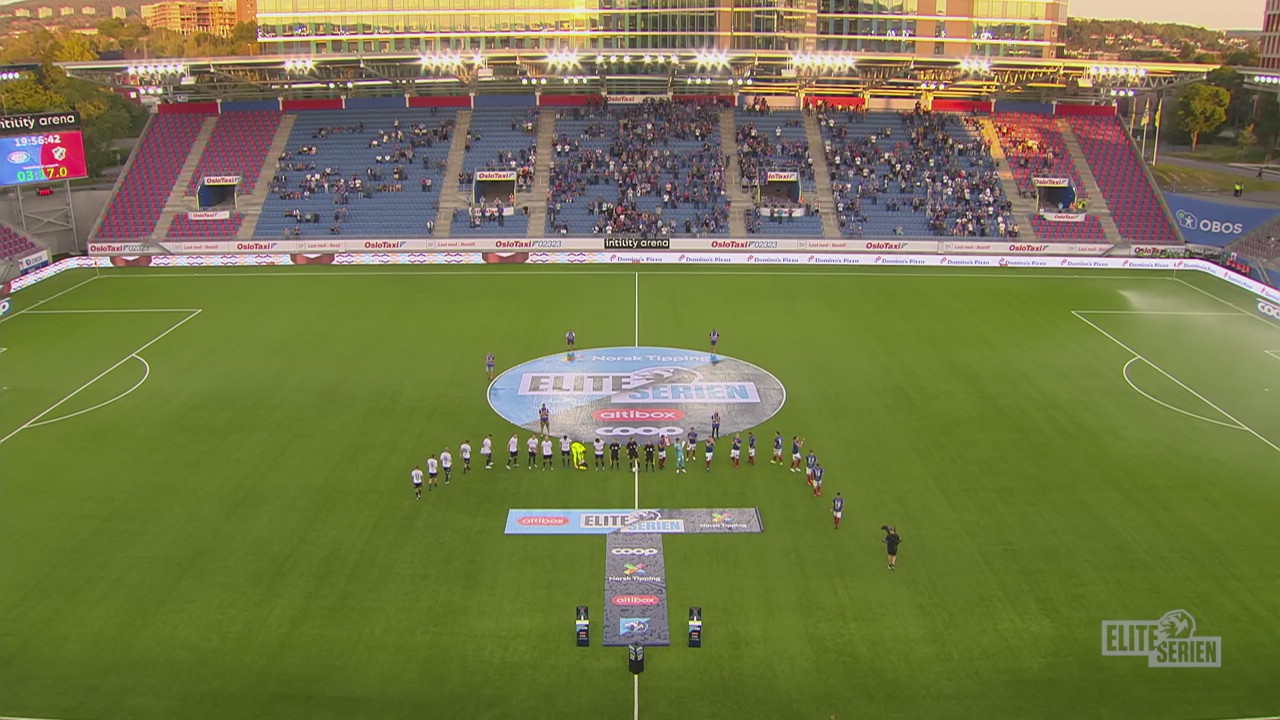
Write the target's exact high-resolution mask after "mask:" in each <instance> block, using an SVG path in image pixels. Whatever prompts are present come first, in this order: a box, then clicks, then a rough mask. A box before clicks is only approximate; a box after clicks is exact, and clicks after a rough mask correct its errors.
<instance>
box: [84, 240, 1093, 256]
mask: <svg viewBox="0 0 1280 720" xmlns="http://www.w3.org/2000/svg"><path fill="white" fill-rule="evenodd" d="M1112 247H1113V246H1112V245H1110V244H1108V243H1046V242H1035V241H1022V240H1008V239H990V238H981V239H980V238H960V239H955V240H915V239H905V238H904V239H902V240H892V239H876V240H852V239H850V240H798V239H792V240H782V239H780V240H757V239H735V238H640V237H588V238H556V237H551V238H540V239H529V240H524V239H512V238H477V239H469V238H451V239H443V240H431V239H413V240H368V239H365V240H359V239H355V240H351V239H343V238H320V239H297V240H162V241H128V242H91V243H89V248H88V250H89V254H90V255H228V254H241V253H248V254H262V253H420V252H421V253H430V252H472V253H475V252H480V253H493V252H521V251H523V252H536V251H556V252H568V253H573V252H596V251H601V250H624V251H625V250H662V251H669V250H676V251H681V252H721V251H729V252H757V251H759V252H771V253H774V252H800V253H804V252H824V253H879V254H884V253H896V254H935V255H941V254H952V255H956V254H971V255H992V254H995V255H1056V256H1063V255H1071V256H1090V255H1105V254H1107V252H1109V251H1110V250H1111V249H1112Z"/></svg>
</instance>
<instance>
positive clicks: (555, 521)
mask: <svg viewBox="0 0 1280 720" xmlns="http://www.w3.org/2000/svg"><path fill="white" fill-rule="evenodd" d="M516 522H518V523H520V524H521V525H532V526H541V527H546V526H552V527H555V526H560V525H568V524H569V518H567V517H564V516H563V515H530V516H529V517H522V518H520V519H519V520H517V521H516Z"/></svg>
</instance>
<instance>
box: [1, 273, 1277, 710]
mask: <svg viewBox="0 0 1280 720" xmlns="http://www.w3.org/2000/svg"><path fill="white" fill-rule="evenodd" d="M72 288H74V289H72ZM637 299H638V308H637ZM46 300H47V301H46ZM14 304H15V308H14V310H15V313H17V314H11V315H10V316H9V317H7V318H5V319H4V320H3V324H0V347H4V348H5V350H4V351H3V352H0V378H2V384H3V386H4V387H5V389H4V390H3V391H0V437H4V440H3V441H0V716H19V717H40V718H67V719H72V720H78V719H82V718H83V719H86V720H87V719H89V718H104V719H114V718H142V719H148V720H149V719H151V718H166V719H168V718H219V719H225V718H308V719H322V718H333V719H335V720H339V719H340V720H350V719H351V718H422V717H434V718H513V717H520V718H550V719H553V720H562V719H564V718H624V717H632V715H633V701H634V698H633V689H634V688H633V682H632V677H631V676H630V675H629V673H628V672H627V669H626V661H625V656H626V652H625V650H622V649H618V648H602V647H599V645H598V642H599V637H600V635H599V626H598V624H597V625H596V627H595V628H594V639H595V641H596V643H597V644H596V646H594V647H592V648H590V649H579V648H577V647H575V646H574V643H573V617H572V615H573V608H574V606H575V605H578V604H587V605H589V606H591V608H592V615H593V618H600V617H602V616H603V610H602V608H601V603H602V582H603V580H602V568H603V557H602V554H603V553H602V548H603V542H602V540H601V539H600V538H598V537H508V536H505V535H503V523H504V520H505V516H506V511H507V509H508V508H512V507H631V506H632V503H633V494H634V493H635V491H636V488H635V482H634V481H633V478H632V477H631V476H630V475H629V474H625V473H616V474H604V473H594V472H588V473H571V472H565V471H556V472H546V473H543V472H526V471H523V470H521V471H519V472H516V471H512V472H505V471H503V470H502V469H501V467H499V468H498V469H495V470H492V471H488V472H484V471H473V472H472V473H471V475H470V476H468V477H465V478H461V479H457V478H456V479H455V480H454V482H453V484H452V485H451V486H450V487H447V488H443V487H442V488H441V489H440V490H438V491H436V492H432V493H430V494H429V495H428V496H427V497H424V499H423V501H422V502H416V503H415V502H414V501H413V500H412V494H411V490H410V486H409V481H408V472H409V470H410V469H411V468H412V466H413V465H414V464H415V463H420V462H422V460H423V459H424V458H425V457H426V455H427V454H428V453H431V452H438V451H439V450H440V449H441V448H442V447H443V446H445V445H449V446H452V447H454V448H455V450H456V447H457V445H458V443H459V442H461V441H462V440H464V439H468V438H469V439H470V440H471V441H472V443H473V444H476V445H477V446H478V443H479V440H480V438H481V437H482V436H483V435H484V434H485V433H492V434H493V435H494V437H495V439H496V440H497V441H498V443H499V451H501V450H502V446H503V445H504V444H505V443H503V441H504V439H505V438H506V437H507V436H508V435H509V434H510V432H511V427H510V426H508V425H506V424H505V423H503V422H502V421H501V420H500V419H499V418H498V417H497V416H496V415H495V414H494V413H493V412H492V411H491V410H490V408H489V406H488V404H487V403H486V401H485V389H486V380H485V375H484V371H483V358H484V354H485V353H486V352H488V351H493V352H494V353H496V354H497V358H498V364H499V369H502V368H505V367H510V366H511V365H513V364H516V363H519V362H522V361H524V360H527V359H531V358H534V357H537V356H540V355H545V354H548V353H552V352H556V351H558V350H560V349H561V347H562V345H563V341H562V337H563V334H564V332H565V330H567V329H568V328H570V327H572V328H573V329H575V330H576V331H577V332H578V338H579V345H580V347H588V348H589V347H601V346H626V345H633V344H635V343H636V342H637V338H638V341H639V342H640V343H642V344H646V345H657V346H670V347H685V348H693V349H700V348H702V347H703V346H704V344H705V339H706V334H707V332H708V331H709V330H710V328H711V327H713V326H714V327H716V328H718V329H719V330H720V332H721V333H722V341H721V348H722V351H723V352H725V353H726V354H729V355H732V356H735V357H739V358H742V359H744V360H747V361H750V362H752V363H755V364H757V365H760V366H762V367H764V368H765V369H767V370H769V371H771V372H772V373H773V374H775V375H776V376H778V378H779V379H780V380H781V381H782V382H783V383H784V384H785V386H786V389H787V393H788V397H787V402H786V405H785V406H784V407H783V409H782V410H781V412H780V413H779V414H778V415H777V416H776V417H775V418H774V419H773V420H772V421H770V422H769V423H768V424H767V425H766V426H764V427H762V428H760V429H759V433H758V434H760V435H761V436H762V437H764V438H768V437H772V435H773V431H774V430H775V429H778V430H781V431H782V432H783V433H784V434H785V435H787V436H790V435H794V434H801V435H805V436H807V437H808V438H809V442H810V445H811V446H812V447H813V448H814V449H816V450H817V452H818V453H819V454H820V455H821V457H822V458H823V463H824V465H825V466H826V467H827V481H826V493H825V497H824V498H823V499H821V500H818V499H814V498H813V497H812V496H811V494H810V493H809V492H808V489H807V488H806V487H805V485H804V483H803V480H801V479H800V476H798V475H792V474H789V473H787V472H785V471H784V470H780V469H778V468H776V467H773V466H770V465H769V464H768V463H767V462H765V463H763V464H762V465H759V466H757V467H754V468H745V467H744V468H743V469H740V470H737V471H734V470H731V469H730V468H729V467H728V463H727V462H726V461H727V457H726V456H727V453H720V454H718V455H719V459H718V460H717V462H718V466H717V467H716V468H715V469H714V471H713V472H711V473H709V474H708V473H704V472H701V471H698V470H694V471H692V472H690V473H689V474H688V475H687V476H680V477H675V476H673V475H672V474H671V473H669V472H668V473H665V474H660V475H652V476H651V475H641V477H640V480H639V496H640V503H641V505H642V506H647V507H707V506H727V507H743V506H751V507H756V506H758V507H759V508H760V510H761V513H762V516H763V519H764V523H765V532H764V533H763V534H760V535H753V536H693V537H679V536H677V537H668V538H667V540H666V543H665V556H666V563H667V574H668V593H669V598H670V606H671V619H672V626H673V631H674V632H673V643H674V644H673V646H672V647H670V648H652V649H650V650H649V652H648V662H647V665H648V667H647V670H646V672H645V673H644V674H643V675H642V676H641V677H640V679H639V683H638V688H639V691H638V693H639V697H638V700H639V715H640V717H643V718H646V719H648V718H655V719H656V718H672V719H675V718H814V719H815V720H828V719H829V718H832V717H837V718H841V719H852V718H870V717H874V718H879V719H884V718H929V717H947V718H984V719H985V718H1006V717H1007V718H1062V719H1067V718H1071V719H1075V718H1104V719H1105V718H1115V719H1118V720H1119V719H1123V720H1137V719H1146V718H1150V719H1153V720H1154V719H1157V718H1158V719H1165V718H1185V719H1187V720H1191V719H1195V718H1237V717H1255V716H1260V715H1265V714H1267V713H1276V712H1277V711H1280V683H1277V682H1276V670H1277V668H1278V667H1280V615H1277V607H1280V605H1278V604H1277V601H1276V598H1277V597H1280V562H1277V558H1280V533H1277V532H1276V523H1275V518H1276V511H1277V508H1280V449H1278V448H1277V447H1276V444H1280V403H1278V402H1277V401H1278V400H1280V327H1277V326H1275V325H1271V326H1268V322H1267V321H1265V320H1263V319H1262V318H1260V317H1257V316H1256V315H1253V314H1252V308H1251V305H1252V301H1251V300H1250V299H1249V297H1248V296H1246V295H1245V294H1243V292H1242V291H1239V290H1237V289H1235V288H1233V287H1230V286H1228V285H1226V284H1225V283H1221V282H1219V281H1216V280H1213V279H1211V278H1208V277H1205V276H1199V275H1196V274H1181V273H1180V274H1178V275H1176V276H1175V275H1173V274H1161V273H1150V272H1143V273H1128V274H1124V273H1112V274H1102V273H1101V272H1100V271H1099V272H1097V273H1096V274H1092V275H1087V276H1074V275H1066V274H1062V273H1059V272H1057V271H1048V272H1035V271H1022V270H1019V271H1003V272H1000V271H991V272H986V271H970V272H964V273H950V272H943V271H937V270H934V271H929V272H921V271H913V270H910V269H905V268H901V269H896V270H889V269H885V270H883V271H863V272H860V273H843V272H835V271H827V272H817V271H815V272H805V271H799V270H797V271H793V272H777V273H772V272H744V271H735V270H732V269H720V268H715V269H713V268H704V269H701V270H693V269H673V270H664V271H655V270H652V269H650V268H649V267H644V268H641V270H640V271H639V273H638V274H637V273H634V272H632V271H630V270H629V269H618V268H602V269H572V268H570V269H550V268H536V267H527V268H510V267H505V268H502V269H496V268H483V269H478V270H477V269H472V270H469V271H459V270H456V269H440V270H424V269H381V270H379V271H372V272H370V271H364V270H361V269H350V268H343V269H339V268H327V269H326V268H321V269H299V270H298V271H297V272H289V271H282V270H279V269H277V270H269V271H259V270H253V269H228V270H208V269H205V270H198V271H197V270H186V269H170V270H156V269H152V270H146V271H127V270H121V271H114V272H104V273H103V274H102V275H101V276H96V277H95V276H94V275H93V274H91V273H89V271H75V272H68V273H64V274H62V275H59V276H57V277H56V278H53V279H51V280H49V281H46V282H44V283H41V284H40V285H38V286H36V287H35V288H32V289H31V290H29V291H24V292H22V293H19V294H18V295H17V296H16V297H15V303H14ZM33 306H34V307H33ZM125 309H136V310H149V311H150V310H154V312H62V311H92V310H98V311H102V310H125ZM197 311H198V312H197ZM1073 311H1077V312H1079V314H1078V315H1077V314H1075V313H1073ZM1088 311H1121V312H1096V313H1091V312H1088ZM1086 320H1088V322H1086ZM1089 323H1092V324H1093V325H1094V326H1095V327H1091V326H1090V324H1089ZM166 333H167V334H166ZM1108 336H1110V337H1108ZM157 338H159V339H157ZM153 340H154V342H151V341H153ZM147 343H151V344H150V345H148V346H147V347H146V348H145V349H144V350H141V351H139V350H138V349H139V348H140V347H142V346H144V345H146V344H147ZM1125 346H1127V348H1128V349H1126V347H1125ZM1268 351H1271V352H1270V353H1269V352H1268ZM135 352H136V356H135V355H134V353H135ZM1135 356H1139V357H1140V358H1141V359H1139V360H1134V361H1133V362H1130V361H1131V360H1133V358H1134V357H1135ZM139 358H140V359H139ZM1126 365H1127V368H1126ZM111 368H114V369H111ZM108 369H110V371H109V372H105V373H104V371H107V370H108ZM144 375H145V381H142V379H143V377H144ZM99 376H100V377H99ZM95 377H97V378H98V379H97V380H96V381H94V382H90V381H91V380H93V379H94V378H95ZM82 386H83V389H82V390H81V391H80V392H79V393H77V394H75V395H73V396H71V397H70V398H69V399H66V400H65V402H62V403H61V404H60V405H57V407H55V408H54V409H52V410H48V409H49V408H51V407H52V406H54V405H55V404H56V403H59V401H62V400H63V399H64V398H66V397H67V396H68V395H69V394H70V393H72V392H73V391H75V390H76V389H77V388H81V387H82ZM135 386H136V387H135ZM1135 388H1137V389H1135ZM131 389H132V391H130V390H131ZM1138 390H1141V393H1145V394H1146V395H1147V396H1144V395H1143V394H1141V393H1140V392H1139V391H1138ZM1148 396H1149V397H1148ZM99 406H100V407H99ZM81 411H87V412H81ZM763 452H765V453H767V450H765V451H763ZM764 459H765V460H767V456H766V457H765V458H764ZM836 491H841V492H843V494H844V495H845V496H846V497H847V498H848V501H849V502H848V506H847V508H846V512H845V519H844V527H843V528H842V529H841V530H840V531H838V532H836V531H833V529H832V524H831V519H830V513H829V499H830V496H832V495H834V494H835V492H836ZM884 523H893V524H896V525H897V527H898V529H899V532H900V533H901V534H902V535H903V537H904V538H905V541H904V543H903V546H902V551H901V555H900V558H899V568H898V570H897V571H896V572H894V573H890V572H888V571H887V570H886V568H885V563H884V550H883V545H882V544H881V543H880V533H879V530H878V528H879V527H880V525H882V524H884ZM689 605H701V606H702V607H703V608H704V613H705V615H704V619H705V621H706V626H705V647H703V648H701V649H690V648H687V647H684V643H683V634H682V631H681V626H682V620H683V617H682V615H683V612H684V609H685V608H686V607H687V606H689ZM1178 608H1183V609H1186V610H1187V611H1189V612H1190V613H1191V614H1192V615H1193V616H1194V617H1195V619H1196V620H1197V622H1198V634H1200V635H1211V636H1220V637H1221V638H1222V643H1223V645H1222V647H1223V654H1222V667H1221V668H1217V669H1153V668H1148V667H1147V665H1146V661H1145V659H1143V658H1133V657H1103V656H1102V655H1101V653H1100V645H1099V634H1100V623H1101V622H1102V621H1103V620H1110V619H1117V620H1143V619H1155V618H1158V617H1160V616H1161V615H1162V614H1163V613H1165V612H1166V611H1169V610H1173V609H1178Z"/></svg>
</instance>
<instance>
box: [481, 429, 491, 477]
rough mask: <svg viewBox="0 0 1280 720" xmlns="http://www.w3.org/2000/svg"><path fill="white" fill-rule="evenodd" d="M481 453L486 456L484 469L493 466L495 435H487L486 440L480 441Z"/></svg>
mask: <svg viewBox="0 0 1280 720" xmlns="http://www.w3.org/2000/svg"><path fill="white" fill-rule="evenodd" d="M480 454H481V455H483V456H484V469H485V470H489V469H492V468H493V436H492V435H485V436H484V440H482V441H480Z"/></svg>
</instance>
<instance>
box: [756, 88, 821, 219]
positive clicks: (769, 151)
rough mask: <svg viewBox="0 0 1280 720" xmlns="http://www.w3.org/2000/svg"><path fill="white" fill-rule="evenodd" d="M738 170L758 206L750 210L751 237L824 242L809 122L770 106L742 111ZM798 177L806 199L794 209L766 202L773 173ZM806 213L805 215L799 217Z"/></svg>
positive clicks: (793, 205) (793, 112) (759, 104)
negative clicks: (765, 189)
mask: <svg viewBox="0 0 1280 720" xmlns="http://www.w3.org/2000/svg"><path fill="white" fill-rule="evenodd" d="M738 113H739V117H738V123H737V137H736V140H737V147H738V159H737V162H738V170H739V173H740V175H739V176H740V177H741V178H742V190H743V191H744V192H745V193H747V194H748V195H750V196H751V197H752V199H754V200H755V205H754V207H752V208H750V209H748V210H746V211H745V212H746V213H747V232H748V233H752V234H760V235H787V236H821V235H822V219H821V217H820V215H818V214H816V213H815V212H814V210H815V207H814V200H815V199H816V197H817V187H816V185H815V183H814V180H815V179H814V172H813V159H812V158H811V157H810V155H809V141H808V139H807V138H806V136H805V131H804V118H803V116H801V114H800V112H799V111H796V110H772V109H770V108H769V106H768V104H767V103H766V102H765V101H764V100H760V101H758V102H756V103H755V104H753V105H752V106H751V107H748V108H746V109H740V110H739V111H738ZM775 171H776V172H796V173H798V176H799V180H800V193H801V198H800V201H799V202H796V203H789V202H783V201H779V200H776V199H773V200H771V199H768V198H764V199H761V197H760V190H759V188H760V187H761V186H762V185H764V184H766V181H767V175H768V173H769V172H775ZM801 210H803V214H800V215H797V213H798V212H799V211H801Z"/></svg>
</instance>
